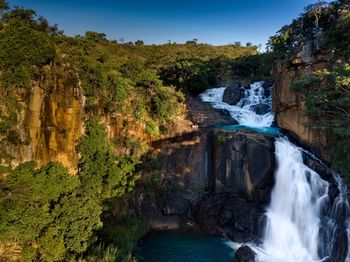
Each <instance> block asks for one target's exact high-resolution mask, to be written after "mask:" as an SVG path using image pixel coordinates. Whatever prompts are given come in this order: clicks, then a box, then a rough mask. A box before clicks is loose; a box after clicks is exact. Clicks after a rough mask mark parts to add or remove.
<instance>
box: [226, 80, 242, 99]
mask: <svg viewBox="0 0 350 262" xmlns="http://www.w3.org/2000/svg"><path fill="white" fill-rule="evenodd" d="M241 98H242V87H241V83H240V82H233V83H232V84H231V85H230V86H229V87H227V88H226V89H225V91H224V97H223V101H224V102H225V103H227V104H229V105H235V104H237V103H238V102H239V100H241Z"/></svg>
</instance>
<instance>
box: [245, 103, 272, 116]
mask: <svg viewBox="0 0 350 262" xmlns="http://www.w3.org/2000/svg"><path fill="white" fill-rule="evenodd" d="M250 110H253V111H254V112H255V113H256V114H258V115H265V114H267V113H268V112H270V111H271V108H270V106H269V105H267V104H256V105H252V106H251V107H250Z"/></svg>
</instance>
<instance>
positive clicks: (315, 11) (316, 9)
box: [304, 0, 328, 28]
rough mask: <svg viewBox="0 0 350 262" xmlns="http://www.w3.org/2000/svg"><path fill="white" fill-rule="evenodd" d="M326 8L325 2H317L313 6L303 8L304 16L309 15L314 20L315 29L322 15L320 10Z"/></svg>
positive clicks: (319, 0)
mask: <svg viewBox="0 0 350 262" xmlns="http://www.w3.org/2000/svg"><path fill="white" fill-rule="evenodd" d="M327 6H328V3H327V2H325V1H321V0H318V1H317V3H315V4H310V5H308V6H306V7H305V9H304V11H305V14H311V15H313V16H314V18H315V27H316V28H318V26H319V19H320V16H321V13H322V10H323V9H324V8H325V7H327Z"/></svg>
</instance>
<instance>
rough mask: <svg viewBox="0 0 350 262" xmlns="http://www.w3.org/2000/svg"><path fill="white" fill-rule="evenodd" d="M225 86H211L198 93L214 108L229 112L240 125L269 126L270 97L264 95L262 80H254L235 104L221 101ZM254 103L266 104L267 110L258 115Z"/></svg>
mask: <svg viewBox="0 0 350 262" xmlns="http://www.w3.org/2000/svg"><path fill="white" fill-rule="evenodd" d="M225 89H226V88H225V87H220V88H211V89H208V90H206V91H205V92H204V93H203V94H201V95H200V97H201V99H202V100H203V101H204V102H210V103H211V104H212V106H213V107H214V108H217V109H225V110H227V111H228V112H230V115H231V116H232V118H234V119H236V120H237V121H238V123H239V124H240V125H242V126H248V127H270V126H271V125H272V122H273V120H274V114H273V112H272V98H271V96H268V97H266V96H265V90H264V88H263V82H256V83H253V84H251V85H250V88H249V89H246V90H244V93H243V97H242V98H241V100H240V101H239V102H238V103H237V104H236V105H229V104H227V103H225V102H223V96H224V92H225ZM256 105H266V106H268V108H269V109H270V110H269V112H267V113H266V114H263V115H259V114H257V113H256V112H254V110H252V108H253V107H254V106H256Z"/></svg>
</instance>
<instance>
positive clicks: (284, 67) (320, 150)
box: [273, 38, 333, 161]
mask: <svg viewBox="0 0 350 262" xmlns="http://www.w3.org/2000/svg"><path fill="white" fill-rule="evenodd" d="M332 59H333V58H332V53H331V52H328V51H324V50H321V49H320V45H319V38H316V39H314V40H312V41H309V42H307V43H305V44H304V45H303V46H301V47H300V48H298V49H296V50H295V52H294V53H293V54H292V55H291V57H290V59H289V61H287V62H286V61H284V62H282V61H278V62H277V63H276V65H275V67H274V75H275V80H276V81H275V87H274V89H273V110H274V111H275V113H276V120H277V124H278V125H279V126H280V127H282V128H284V129H286V130H289V131H290V132H291V135H294V136H295V137H296V138H297V139H298V140H299V141H301V142H302V143H305V144H307V145H308V146H309V147H310V148H311V149H312V150H313V151H314V152H315V153H316V154H317V155H318V156H319V157H321V158H323V159H324V160H326V161H329V160H330V157H329V153H328V152H327V143H328V142H327V141H328V140H329V139H330V138H329V137H328V135H327V134H326V133H324V132H321V131H319V130H315V129H313V128H310V127H309V126H308V122H309V119H308V117H307V115H306V106H305V96H304V94H302V93H296V92H293V91H292V90H291V88H290V87H291V86H292V84H293V83H294V82H295V81H296V80H299V79H301V78H302V77H307V76H308V75H310V74H311V73H312V72H315V71H318V70H322V69H325V68H329V67H330V66H331V65H332V63H331V60H332Z"/></svg>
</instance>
